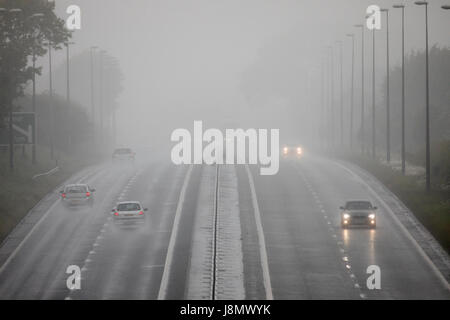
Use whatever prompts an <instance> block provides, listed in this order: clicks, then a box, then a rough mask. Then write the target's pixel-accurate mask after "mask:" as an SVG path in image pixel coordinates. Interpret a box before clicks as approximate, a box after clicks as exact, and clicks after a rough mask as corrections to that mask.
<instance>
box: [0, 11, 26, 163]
mask: <svg viewBox="0 0 450 320" xmlns="http://www.w3.org/2000/svg"><path fill="white" fill-rule="evenodd" d="M1 9H2V10H0V12H2V13H15V14H19V13H22V9H9V10H8V9H6V8H1ZM8 118H9V124H8V131H9V141H8V142H9V168H10V169H11V170H13V169H14V132H13V105H12V102H10V105H9V117H8Z"/></svg>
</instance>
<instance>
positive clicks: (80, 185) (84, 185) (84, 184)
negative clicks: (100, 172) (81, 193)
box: [66, 183, 88, 188]
mask: <svg viewBox="0 0 450 320" xmlns="http://www.w3.org/2000/svg"><path fill="white" fill-rule="evenodd" d="M87 186H88V185H87V184H86V183H72V184H68V185H66V188H67V187H87Z"/></svg>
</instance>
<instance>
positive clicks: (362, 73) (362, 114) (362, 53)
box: [355, 24, 365, 153]
mask: <svg viewBox="0 0 450 320" xmlns="http://www.w3.org/2000/svg"><path fill="white" fill-rule="evenodd" d="M355 27H356V28H361V153H364V136H365V135H364V26H363V25H362V24H356V25H355Z"/></svg>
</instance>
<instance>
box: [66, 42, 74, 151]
mask: <svg viewBox="0 0 450 320" xmlns="http://www.w3.org/2000/svg"><path fill="white" fill-rule="evenodd" d="M72 44H75V42H66V43H65V44H64V45H65V46H66V101H67V120H68V121H67V125H68V126H69V128H68V136H67V146H68V151H69V152H70V145H71V143H72V122H71V121H70V118H71V112H70V111H71V110H70V54H69V47H70V45H72Z"/></svg>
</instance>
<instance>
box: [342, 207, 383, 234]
mask: <svg viewBox="0 0 450 320" xmlns="http://www.w3.org/2000/svg"><path fill="white" fill-rule="evenodd" d="M340 209H341V210H342V212H341V225H342V228H347V227H349V226H351V225H358V226H368V227H370V228H376V226H377V220H376V218H377V217H376V214H375V211H376V210H377V207H374V206H372V203H370V201H365V200H357V201H347V202H346V203H345V206H343V207H340Z"/></svg>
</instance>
